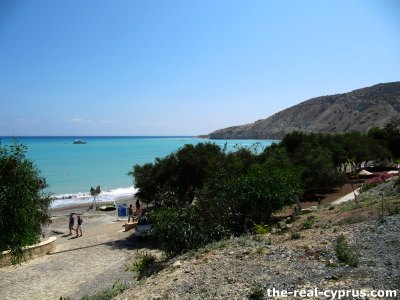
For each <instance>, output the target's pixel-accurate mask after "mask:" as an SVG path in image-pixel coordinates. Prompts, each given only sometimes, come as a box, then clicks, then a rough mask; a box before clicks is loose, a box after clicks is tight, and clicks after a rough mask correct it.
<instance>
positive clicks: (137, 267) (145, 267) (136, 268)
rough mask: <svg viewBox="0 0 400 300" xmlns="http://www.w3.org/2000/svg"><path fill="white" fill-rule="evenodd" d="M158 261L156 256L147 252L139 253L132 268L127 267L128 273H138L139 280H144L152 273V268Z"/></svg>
mask: <svg viewBox="0 0 400 300" xmlns="http://www.w3.org/2000/svg"><path fill="white" fill-rule="evenodd" d="M155 261H156V256H155V255H153V254H151V253H149V252H147V251H138V252H137V254H136V259H135V262H134V264H133V266H132V267H126V270H127V271H132V272H136V273H137V278H138V279H142V278H143V277H144V276H145V275H146V274H147V273H151V270H150V268H151V267H152V265H153V264H154V262H155Z"/></svg>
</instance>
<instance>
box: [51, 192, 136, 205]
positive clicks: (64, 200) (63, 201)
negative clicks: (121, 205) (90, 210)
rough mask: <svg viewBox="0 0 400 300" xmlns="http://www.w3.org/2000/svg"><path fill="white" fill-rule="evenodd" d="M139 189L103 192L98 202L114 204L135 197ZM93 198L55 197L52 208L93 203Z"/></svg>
mask: <svg viewBox="0 0 400 300" xmlns="http://www.w3.org/2000/svg"><path fill="white" fill-rule="evenodd" d="M137 191H138V189H136V188H134V187H128V188H117V189H115V190H110V191H104V192H101V193H100V194H99V195H98V196H97V197H96V201H98V202H112V201H115V200H116V199H117V198H119V197H127V196H133V195H134V194H135V193H136V192H137ZM92 201H93V196H91V195H90V193H76V194H64V195H55V196H53V202H52V204H51V207H52V208H59V207H65V206H71V205H77V204H85V203H91V202H92Z"/></svg>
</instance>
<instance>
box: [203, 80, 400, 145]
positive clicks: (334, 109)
mask: <svg viewBox="0 0 400 300" xmlns="http://www.w3.org/2000/svg"><path fill="white" fill-rule="evenodd" d="M398 121H400V82H391V83H381V84H377V85H374V86H371V87H367V88H362V89H358V90H354V91H352V92H349V93H344V94H337V95H331V96H322V97H317V98H312V99H309V100H306V101H304V102H301V103H299V104H297V105H295V106H292V107H290V108H287V109H285V110H283V111H280V112H278V113H276V114H274V115H273V116H270V117H268V118H266V119H262V120H258V121H256V122H254V123H251V124H246V125H240V126H233V127H228V128H224V129H219V130H216V131H214V132H212V133H210V134H209V135H208V137H209V138H211V139H281V138H283V137H284V136H285V134H287V133H289V132H292V131H296V130H297V131H303V132H326V133H343V132H349V131H354V130H357V131H367V130H369V129H370V128H373V127H383V126H385V125H386V124H387V123H389V122H398Z"/></svg>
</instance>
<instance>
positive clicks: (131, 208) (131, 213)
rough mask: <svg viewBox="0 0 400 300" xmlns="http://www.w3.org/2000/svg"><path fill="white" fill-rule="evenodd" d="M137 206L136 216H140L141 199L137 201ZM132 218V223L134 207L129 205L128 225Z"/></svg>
mask: <svg viewBox="0 0 400 300" xmlns="http://www.w3.org/2000/svg"><path fill="white" fill-rule="evenodd" d="M135 205H136V214H139V213H140V202H139V199H137V200H136V204H135ZM131 218H132V221H133V207H132V204H131V205H129V208H128V223H129V221H130V220H131Z"/></svg>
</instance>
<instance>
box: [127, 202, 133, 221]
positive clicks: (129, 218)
mask: <svg viewBox="0 0 400 300" xmlns="http://www.w3.org/2000/svg"><path fill="white" fill-rule="evenodd" d="M131 218H132V221H133V208H132V204H131V205H129V208H128V223H129V221H130V220H131Z"/></svg>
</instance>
